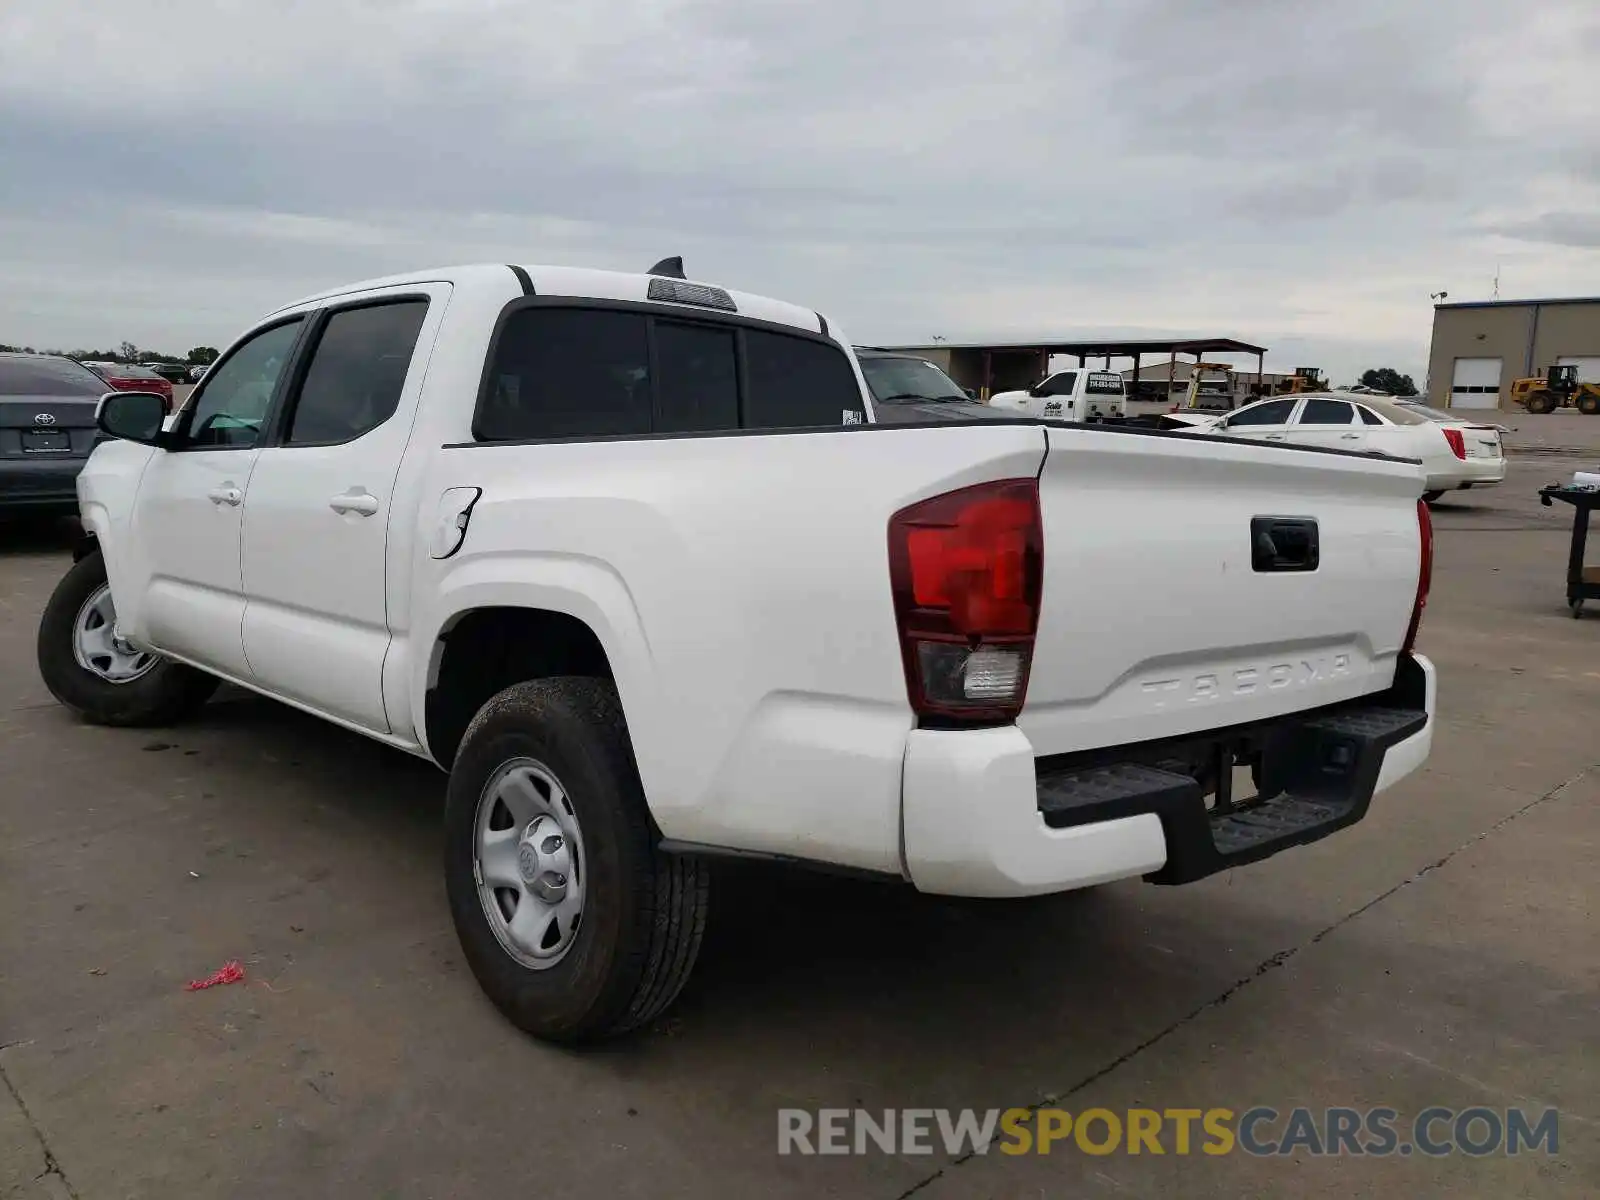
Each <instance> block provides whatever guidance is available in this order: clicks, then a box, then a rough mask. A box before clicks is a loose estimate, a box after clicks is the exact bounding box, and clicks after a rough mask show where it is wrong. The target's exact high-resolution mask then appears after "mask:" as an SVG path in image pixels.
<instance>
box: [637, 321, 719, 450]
mask: <svg viewBox="0 0 1600 1200" xmlns="http://www.w3.org/2000/svg"><path fill="white" fill-rule="evenodd" d="M655 333H656V422H655V428H656V432H657V433H695V432H698V431H703V430H712V429H737V428H738V427H739V371H738V364H737V360H736V358H735V356H734V333H733V330H732V329H730V328H728V327H727V326H725V325H723V326H716V325H681V324H678V323H677V322H674V321H657V322H656V323H655Z"/></svg>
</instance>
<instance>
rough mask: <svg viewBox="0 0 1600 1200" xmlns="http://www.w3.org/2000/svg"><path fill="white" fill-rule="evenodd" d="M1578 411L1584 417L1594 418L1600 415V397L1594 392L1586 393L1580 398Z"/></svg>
mask: <svg viewBox="0 0 1600 1200" xmlns="http://www.w3.org/2000/svg"><path fill="white" fill-rule="evenodd" d="M1578 411H1579V412H1581V413H1583V414H1584V416H1587V417H1592V416H1595V415H1596V414H1597V413H1600V396H1597V395H1595V394H1594V393H1593V392H1585V393H1584V394H1583V395H1581V396H1579V397H1578Z"/></svg>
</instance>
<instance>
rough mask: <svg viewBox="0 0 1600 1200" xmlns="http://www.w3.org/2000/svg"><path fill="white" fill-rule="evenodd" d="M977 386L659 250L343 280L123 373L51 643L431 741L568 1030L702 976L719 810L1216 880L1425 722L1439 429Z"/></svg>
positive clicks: (604, 1020) (176, 696)
mask: <svg viewBox="0 0 1600 1200" xmlns="http://www.w3.org/2000/svg"><path fill="white" fill-rule="evenodd" d="M966 407H968V406H963V405H951V406H948V408H949V410H950V411H953V412H957V411H961V410H964V409H965V408H966ZM928 408H929V410H930V413H933V414H937V413H938V412H942V411H944V409H943V408H941V407H940V406H936V405H930V406H928ZM984 416H985V419H983V420H968V419H958V420H953V421H952V420H941V419H938V418H937V416H936V415H932V416H930V417H929V418H928V419H926V420H922V421H911V422H900V423H896V424H885V423H880V422H879V421H878V417H877V413H876V412H875V408H874V405H873V403H872V400H871V398H870V395H869V393H868V392H867V390H866V389H865V387H864V386H863V381H862V376H861V372H860V369H859V366H858V364H857V362H856V360H855V358H854V356H853V355H852V352H851V350H850V344H849V342H848V341H846V340H845V339H844V338H843V337H842V336H841V334H840V332H839V330H838V327H837V326H835V325H834V324H832V323H831V322H829V321H827V320H825V319H823V318H822V317H820V316H819V315H818V314H817V313H815V312H812V311H811V310H809V309H805V308H800V307H796V306H794V305H791V304H785V303H781V302H779V301H776V300H768V299H763V298H760V297H757V296H752V295H746V294H743V293H740V292H734V291H728V290H725V289H723V288H720V287H714V286H709V285H706V284H700V283H693V282H690V281H688V280H686V279H684V278H682V276H681V270H680V271H676V272H674V271H673V270H672V269H671V268H670V266H669V265H663V264H658V266H657V268H655V269H654V270H653V272H652V273H649V274H640V275H628V274H616V273H609V272H601V271H589V270H578V269H571V268H554V267H551V268H545V267H526V268H524V267H520V266H511V267H508V266H496V265H489V266H474V267H464V268H459V269H452V270H438V271H428V272H423V273H420V274H414V275H407V276H401V277H394V278H388V279H382V280H377V281H374V282H368V283H361V284H355V285H352V286H350V287H347V288H343V289H339V290H335V291H330V292H325V293H323V294H321V295H318V296H313V297H311V298H309V299H305V300H301V301H299V302H298V303H295V304H292V305H290V306H288V307H286V308H283V309H281V310H279V311H277V312H275V313H273V314H271V315H270V316H268V317H266V318H264V319H263V320H262V321H260V322H259V323H258V324H256V325H255V326H254V327H253V328H251V329H250V330H249V331H248V332H246V333H245V334H244V335H243V336H242V337H241V338H240V339H239V340H238V341H236V342H235V343H234V344H233V345H232V346H231V347H230V348H229V349H228V350H227V352H226V353H225V354H224V355H223V356H222V357H221V358H220V359H219V360H218V361H217V363H216V364H215V365H214V366H213V367H212V368H211V369H210V370H209V371H208V372H207V373H206V375H205V377H204V379H203V380H202V381H201V383H200V384H199V386H198V387H197V388H196V389H195V391H194V394H193V395H192V396H191V397H190V398H189V399H188V401H187V402H186V403H185V405H184V406H183V408H182V410H181V411H180V412H179V413H178V414H177V415H176V416H175V417H173V418H170V419H167V420H163V417H164V412H163V408H162V403H161V400H160V398H159V397H157V396H152V395H147V394H142V393H117V394H113V395H109V396H106V397H105V398H104V399H103V400H102V401H101V403H100V408H99V412H98V418H97V419H98V423H99V428H100V430H101V432H102V433H103V434H104V435H105V436H106V437H107V439H108V440H106V441H103V442H102V443H101V444H100V445H99V446H98V447H97V448H96V449H95V450H94V452H93V454H92V455H91V456H90V458H89V461H88V463H87V465H86V466H85V467H84V469H83V471H82V473H81V474H80V475H79V477H78V494H79V500H80V509H81V515H82V519H83V523H84V526H85V529H86V536H85V539H84V541H83V543H82V544H81V546H79V548H78V550H77V552H76V555H75V558H76V562H75V565H74V566H73V567H72V568H71V569H70V570H69V571H68V572H67V574H66V575H65V577H64V578H63V579H62V581H61V583H60V584H59V586H58V587H57V589H56V591H55V593H54V595H53V597H52V598H51V600H50V601H49V604H48V606H47V608H46V610H45V612H44V614H43V617H42V619H41V622H40V628H39V638H38V660H39V667H40V670H41V672H42V674H43V677H44V679H45V681H46V683H47V684H48V686H49V688H50V690H51V691H52V693H53V694H54V695H55V696H56V697H57V698H58V699H59V700H60V701H61V702H62V703H64V704H65V705H67V706H69V707H70V708H72V709H74V710H76V711H77V712H78V713H79V714H81V715H82V717H83V718H85V719H86V720H88V721H91V722H99V723H104V724H111V725H159V724H163V723H168V722H173V721H176V720H178V719H179V718H181V717H182V716H184V714H186V713H188V712H190V711H191V710H193V709H194V708H196V706H198V705H200V704H202V703H203V702H204V701H205V700H206V699H207V697H208V696H209V695H210V694H211V692H212V691H213V689H215V687H216V686H217V684H218V682H219V681H220V680H229V681H232V682H233V683H236V684H239V685H242V686H244V687H246V688H251V689H254V690H255V691H257V692H260V693H262V694H264V695H266V696H270V697H274V698H276V699H278V700H281V701H283V702H284V703H286V704H290V705H294V706H295V707H297V708H300V709H303V710H305V711H306V712H309V713H313V714H315V715H317V716H318V717H321V718H324V719H326V720H328V721H331V722H333V723H335V724H337V725H341V726H343V727H345V728H347V729H350V730H354V731H356V732H358V733H360V734H364V735H366V736H368V737H371V738H375V739H377V740H378V741H380V742H383V743H385V744H387V745H390V746H393V747H394V748H396V749H397V750H401V751H405V752H408V753H410V754H415V755H420V756H422V757H423V758H426V759H428V760H430V761H432V762H434V763H436V764H437V765H438V766H439V767H440V768H442V769H443V770H445V771H447V772H448V773H449V783H448V798H447V803H446V814H445V830H444V864H443V865H444V875H445V881H446V885H447V893H448V897H449V904H450V908H451V912H452V916H453V919H454V922H455V925H456V928H457V930H458V932H459V936H460V939H461V943H462V946H463V948H464V951H465V954H466V957H467V960H468V962H469V963H470V965H471V968H472V970H473V972H474V973H475V975H476V977H477V979H478V980H479V981H480V983H481V984H482V986H483V987H484V989H485V990H486V991H487V992H488V994H489V995H490V996H491V997H492V998H493V1000H494V1001H495V1003H496V1004H497V1005H498V1006H499V1007H500V1008H501V1009H502V1011H504V1012H505V1013H506V1014H507V1015H508V1017H509V1018H510V1019H511V1020H512V1021H514V1022H515V1023H516V1024H518V1025H519V1026H521V1027H522V1028H524V1029H526V1030H528V1031H530V1032H532V1033H534V1034H537V1035H539V1036H542V1037H546V1038H550V1039H554V1040H559V1041H568V1042H577V1041H585V1040H591V1039H596V1038H600V1037H605V1036H608V1035H612V1034H616V1033H619V1032H622V1031H625V1030H628V1029H630V1028H633V1027H636V1026H639V1025H641V1024H643V1023H645V1022H647V1021H649V1020H650V1019H651V1018H653V1017H654V1016H655V1015H656V1014H658V1013H660V1012H661V1011H662V1010H663V1009H664V1008H665V1007H666V1006H667V1005H668V1004H669V1003H670V1002H671V1001H672V999H673V998H674V996H675V995H676V994H677V993H678V990H679V989H680V988H681V987H682V985H683V983H684V981H685V979H686V978H687V976H688V974H689V971H690V968H691V966H692V964H693V963H694V960H695V956H696V953H697V951H698V949H699V947H700V942H701V935H702V932H703V930H704V928H705V922H706V916H707V911H708V904H709V903H710V900H711V884H712V875H711V864H712V863H713V862H714V860H716V859H717V858H718V856H730V855H731V856H745V857H751V858H757V859H760V858H767V859H782V860H787V861H799V862H803V863H811V864H818V865H826V866H829V867H833V868H846V869H851V870H855V871H861V872H869V873H873V874H876V875H880V876H886V877H892V878H894V879H899V880H903V881H905V882H907V883H909V884H910V885H911V886H913V887H915V888H918V889H920V890H922V891H924V892H929V893H943V894H953V895H960V896H979V897H1020V896H1031V895H1037V894H1041V893H1048V892H1057V891H1063V890H1067V889H1071V888H1081V887H1086V886H1090V885H1094V884H1100V883H1105V882H1107V881H1110V880H1116V879H1122V878H1127V877H1137V876H1144V877H1146V878H1148V879H1150V880H1152V881H1154V882H1158V883H1184V882H1187V881H1190V880H1195V879H1200V878H1202V877H1204V876H1207V875H1211V874H1213V873H1215V872H1218V871H1222V870H1225V869H1227V868H1230V867H1233V866H1236V865H1239V864H1242V863H1249V862H1252V861H1255V860H1257V859H1261V858H1265V857H1266V856H1268V855H1271V854H1275V853H1277V852H1278V851H1281V850H1284V849H1287V848H1289V847H1291V846H1295V845H1298V844H1301V843H1305V842H1311V841H1314V840H1316V839H1318V838H1321V837H1324V836H1326V835H1328V834H1330V833H1333V832H1334V831H1335V830H1338V829H1340V828H1342V827H1344V826H1347V825H1350V824H1351V823H1353V822H1355V821H1359V820H1360V819H1361V818H1362V817H1363V816H1364V815H1365V814H1366V812H1367V810H1368V805H1369V803H1370V802H1371V800H1372V798H1373V796H1374V794H1375V793H1377V792H1380V791H1382V790H1383V789H1384V788H1386V787H1388V786H1389V785H1391V784H1393V783H1394V782H1395V781H1396V780H1398V779H1400V778H1401V777H1403V776H1404V775H1406V774H1407V773H1408V772H1410V771H1413V770H1415V769H1416V768H1417V767H1418V766H1419V765H1420V764H1421V763H1422V762H1423V761H1424V759H1425V758H1426V757H1427V755H1428V749H1429V745H1430V740H1431V737H1432V728H1433V724H1432V721H1433V718H1432V713H1433V711H1434V706H1435V685H1434V671H1433V668H1432V667H1431V666H1430V665H1429V663H1428V661H1427V659H1425V658H1424V657H1422V656H1421V655H1419V654H1417V653H1415V650H1414V645H1413V643H1414V640H1415V638H1416V632H1417V623H1418V620H1419V618H1420V616H1421V614H1422V608H1423V604H1424V602H1425V599H1426V596H1427V591H1428V580H1429V574H1430V566H1429V564H1430V555H1431V548H1430V547H1431V541H1430V538H1431V533H1430V526H1429V524H1428V516H1427V509H1426V508H1425V507H1424V506H1421V505H1419V503H1418V494H1419V492H1420V491H1421V487H1422V479H1421V476H1420V474H1419V469H1418V467H1417V466H1416V464H1414V463H1407V462H1405V461H1400V460H1394V459H1382V458H1374V457H1370V456H1367V455H1355V454H1346V453H1340V452H1337V451H1333V450H1323V449H1315V448H1308V447H1300V446H1274V445H1256V444H1245V443H1240V442H1235V441H1230V440H1228V439H1225V438H1214V437H1206V436H1195V435H1190V434H1177V433H1155V432H1144V431H1140V430H1131V429H1118V428H1114V427H1099V428H1097V427H1087V426H1069V425H1063V424H1060V423H1049V422H1042V421H1038V420H1034V419H1031V418H1028V417H1024V416H1020V415H1019V416H1018V417H1015V418H1009V419H996V414H992V413H991V414H984ZM1086 514H1089V515H1091V516H1092V519H1087V520H1086ZM1177 611H1182V612H1183V613H1184V614H1185V615H1186V617H1187V618H1190V619H1185V620H1182V621H1174V620H1172V619H1171V617H1172V615H1173V613H1174V612H1177ZM1236 766H1239V767H1241V768H1242V767H1243V766H1248V767H1249V768H1250V771H1251V773H1252V774H1253V776H1254V778H1255V781H1256V790H1257V791H1258V794H1257V795H1254V796H1250V797H1248V798H1247V797H1244V796H1242V795H1238V794H1236V793H1235V789H1234V787H1233V778H1234V768H1235V767H1236ZM1242 773H1243V772H1242V770H1241V774H1242ZM1239 790H1240V791H1241V792H1242V791H1245V790H1249V789H1247V788H1241V789H1239Z"/></svg>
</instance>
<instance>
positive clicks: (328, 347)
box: [284, 300, 428, 446]
mask: <svg viewBox="0 0 1600 1200" xmlns="http://www.w3.org/2000/svg"><path fill="white" fill-rule="evenodd" d="M427 315H428V302H427V301H426V300H403V301H399V302H397V303H394V304H371V305H364V306H363V307H361V308H350V309H345V310H343V311H341V312H335V313H333V314H332V315H331V316H330V317H329V318H328V323H327V324H326V325H324V326H323V328H322V334H321V336H320V337H319V338H318V339H317V348H316V350H315V351H313V352H312V355H311V366H310V368H309V369H308V370H307V371H306V377H305V382H304V383H302V384H301V385H300V397H299V399H298V400H297V401H296V402H295V406H294V413H293V415H292V416H291V417H290V424H289V431H288V436H287V437H286V438H285V439H284V441H285V442H286V443H287V444H289V445H295V446H305V445H323V446H326V445H332V444H337V443H339V442H348V441H353V440H354V439H355V438H358V437H360V436H361V435H362V434H364V433H367V432H369V431H370V430H373V429H376V428H377V427H378V426H379V425H382V424H383V423H384V422H385V421H387V420H388V419H389V418H390V417H392V416H393V415H394V410H395V408H396V407H397V406H398V405H399V403H400V392H401V391H402V389H404V387H405V383H406V373H407V371H409V369H410V367H411V354H412V351H414V350H415V349H416V347H417V334H418V333H419V332H421V329H422V321H423V318H424V317H426V316H427Z"/></svg>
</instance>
